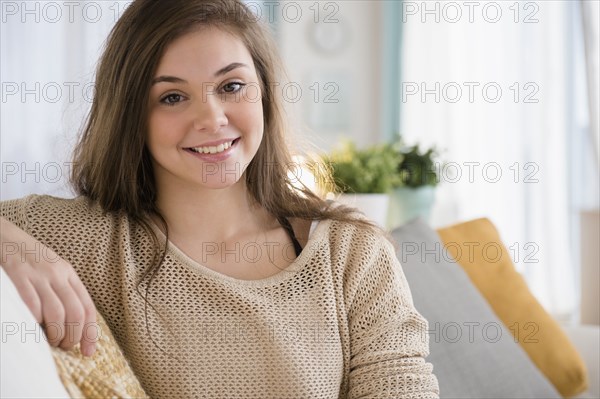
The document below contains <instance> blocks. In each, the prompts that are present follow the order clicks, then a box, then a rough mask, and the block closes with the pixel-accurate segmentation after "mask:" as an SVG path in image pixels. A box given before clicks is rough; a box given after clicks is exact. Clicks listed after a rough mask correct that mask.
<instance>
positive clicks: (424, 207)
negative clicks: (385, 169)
mask: <svg viewBox="0 0 600 399" xmlns="http://www.w3.org/2000/svg"><path fill="white" fill-rule="evenodd" d="M434 201H435V187H433V186H423V187H419V188H409V187H400V188H397V189H395V190H394V191H392V192H391V194H390V203H389V209H388V219H387V227H388V228H389V229H394V228H396V227H399V226H402V225H403V224H405V223H407V222H409V221H410V220H412V219H414V218H417V217H421V218H422V219H423V220H425V221H429V216H430V214H431V208H432V207H433V203H434Z"/></svg>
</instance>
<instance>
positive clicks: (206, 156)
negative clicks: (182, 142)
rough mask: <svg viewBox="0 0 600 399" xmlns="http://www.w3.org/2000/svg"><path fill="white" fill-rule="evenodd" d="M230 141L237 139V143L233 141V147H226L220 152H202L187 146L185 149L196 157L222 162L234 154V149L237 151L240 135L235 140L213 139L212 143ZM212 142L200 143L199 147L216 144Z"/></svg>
mask: <svg viewBox="0 0 600 399" xmlns="http://www.w3.org/2000/svg"><path fill="white" fill-rule="evenodd" d="M229 141H235V143H233V145H232V146H231V147H229V148H228V149H226V150H225V151H223V152H219V153H218V154H204V153H202V154H200V153H197V152H194V151H192V150H191V149H190V148H194V147H187V148H184V149H183V150H184V151H185V152H186V153H188V154H190V155H192V156H193V157H195V158H198V159H201V160H203V161H205V162H222V161H225V160H226V159H227V158H229V157H230V156H231V155H232V154H233V151H235V150H236V149H237V145H238V143H239V141H240V140H239V137H238V138H237V139H233V140H220V141H213V142H212V143H217V144H216V145H219V144H222V143H227V142H229ZM212 143H208V144H203V145H200V146H198V147H209V146H215V144H212Z"/></svg>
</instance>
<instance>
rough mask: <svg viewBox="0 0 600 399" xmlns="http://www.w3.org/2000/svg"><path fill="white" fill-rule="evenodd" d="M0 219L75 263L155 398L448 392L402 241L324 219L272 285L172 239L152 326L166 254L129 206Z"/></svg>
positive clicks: (80, 205) (81, 204) (76, 204)
mask: <svg viewBox="0 0 600 399" xmlns="http://www.w3.org/2000/svg"><path fill="white" fill-rule="evenodd" d="M0 214H1V215H2V216H4V217H5V218H7V219H8V220H10V221H12V222H13V223H15V224H16V225H18V226H19V227H20V228H21V229H23V230H25V231H26V232H28V233H29V234H31V235H32V236H33V237H35V238H36V239H37V240H39V241H40V242H42V243H43V244H45V245H47V246H49V247H50V248H52V249H53V250H55V251H56V252H57V253H58V255H59V256H61V257H62V258H63V259H65V260H67V261H68V262H70V263H71V264H72V265H73V266H74V268H75V270H76V271H77V273H78V275H79V277H80V278H81V280H82V281H83V283H84V284H85V286H86V287H87V288H88V291H89V292H90V295H91V296H92V298H93V300H94V302H95V304H96V307H97V308H98V311H99V312H100V313H101V314H102V316H104V319H105V320H106V322H107V324H108V326H109V327H110V330H111V331H112V333H113V335H114V337H115V339H116V341H117V342H118V343H119V345H120V347H121V349H122V351H123V352H124V354H125V356H126V357H127V359H128V361H129V363H130V365H131V367H132V369H133V370H134V372H135V374H136V375H137V377H138V379H139V381H140V383H141V384H142V386H143V388H144V390H145V392H146V393H147V394H148V395H149V396H150V397H153V398H173V397H177V398H198V397H206V398H277V399H283V398H315V399H317V398H436V397H438V383H437V379H436V378H435V376H434V375H433V374H432V366H431V364H429V363H426V362H425V360H424V357H425V356H427V354H428V336H427V322H426V320H425V319H424V318H423V317H422V316H421V315H420V314H419V313H418V312H417V311H416V309H415V308H414V306H413V302H412V298H411V293H410V290H409V287H408V285H407V282H406V279H405V277H404V274H403V272H402V269H401V267H400V264H399V263H398V260H397V258H396V256H395V254H394V249H393V247H392V245H391V244H390V243H389V242H388V241H387V240H385V238H383V237H381V236H379V235H377V234H375V233H373V232H371V231H368V230H365V229H363V228H358V227H356V226H354V225H352V224H349V223H340V222H334V221H322V222H320V223H319V224H318V226H317V228H316V229H315V231H314V232H313V233H312V235H311V236H310V239H309V241H308V243H307V245H306V246H305V248H304V250H303V251H302V253H301V254H300V256H299V257H298V258H297V259H296V260H295V261H294V262H292V264H291V265H290V266H289V267H288V268H286V269H284V270H282V271H281V272H279V273H278V274H276V275H274V276H271V277H269V278H266V279H261V280H239V279H235V278H232V277H229V276H226V275H223V274H221V273H218V272H215V271H213V270H211V269H209V268H207V267H205V266H203V265H201V264H199V263H197V262H195V261H193V260H192V259H190V258H188V257H187V256H186V255H185V254H184V253H183V252H181V251H180V250H179V249H178V248H176V247H175V246H173V245H169V249H168V251H167V254H166V258H165V260H164V263H163V264H162V266H161V268H160V269H159V271H158V273H157V274H156V275H155V277H154V280H153V282H152V285H151V289H150V294H149V296H148V301H149V303H150V305H151V306H148V314H147V316H148V317H147V321H148V323H146V318H145V313H144V309H145V306H144V299H143V298H142V297H141V296H140V295H139V294H138V292H137V291H136V285H137V283H138V282H140V280H141V277H142V274H143V272H144V271H145V270H146V269H147V268H148V267H149V265H150V264H151V262H152V258H153V254H154V249H153V244H152V240H151V237H150V236H149V235H148V233H146V232H145V231H144V230H143V228H142V227H140V226H138V225H137V224H135V223H132V222H131V221H130V220H129V219H128V217H127V216H126V215H125V214H105V213H103V211H102V210H101V208H100V207H99V206H98V205H97V204H95V203H92V202H91V201H89V200H88V199H86V198H84V197H80V198H76V199H71V200H67V199H59V198H54V197H50V196H30V197H27V198H24V199H21V200H15V201H5V202H2V203H0ZM157 232H158V230H157ZM158 235H159V239H160V240H163V242H164V236H163V235H162V234H161V233H159V232H158ZM199 245H200V244H199ZM256 250H257V248H253V249H252V251H256ZM264 250H266V248H265V249H264ZM252 251H250V250H248V251H247V252H246V254H244V248H240V249H239V250H238V251H234V252H235V253H232V254H230V255H231V256H230V258H228V259H227V260H228V261H232V262H234V261H235V256H252V255H249V254H251V253H253V252H252ZM146 284H147V280H144V281H143V282H142V283H141V284H140V287H139V289H140V290H141V291H142V292H145V288H146Z"/></svg>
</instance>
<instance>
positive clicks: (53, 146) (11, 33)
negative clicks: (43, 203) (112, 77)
mask: <svg viewBox="0 0 600 399" xmlns="http://www.w3.org/2000/svg"><path fill="white" fill-rule="evenodd" d="M128 4H129V2H128V1H110V2H108V1H107V2H104V1H101V2H98V1H83V2H51V1H35V2H18V1H3V2H2V3H1V4H0V6H1V7H2V21H1V32H0V33H1V39H0V40H1V42H0V49H1V53H0V60H1V61H0V72H1V80H2V82H1V84H2V102H1V107H2V109H1V114H2V118H1V119H2V120H1V127H0V129H1V130H0V133H1V137H0V144H1V145H0V147H1V149H0V151H1V153H0V158H1V161H2V162H1V165H2V181H1V186H0V187H1V190H0V199H2V200H5V199H10V198H18V197H22V196H25V195H27V194H31V193H37V194H52V195H57V196H69V195H71V193H70V191H69V189H68V184H67V183H68V174H69V172H70V164H69V162H70V154H71V150H72V147H73V143H74V141H75V137H76V135H77V132H78V131H79V129H80V127H81V122H82V119H83V117H84V115H85V114H86V112H87V110H88V109H89V106H90V105H91V96H92V89H91V84H93V81H94V69H95V65H96V61H97V59H98V56H99V55H100V51H101V47H102V44H103V42H104V40H105V38H106V36H107V35H108V32H109V31H110V29H111V27H112V26H113V25H114V23H115V22H116V20H117V18H118V16H119V15H120V14H121V13H122V12H123V10H124V9H125V7H126V6H127V5H128Z"/></svg>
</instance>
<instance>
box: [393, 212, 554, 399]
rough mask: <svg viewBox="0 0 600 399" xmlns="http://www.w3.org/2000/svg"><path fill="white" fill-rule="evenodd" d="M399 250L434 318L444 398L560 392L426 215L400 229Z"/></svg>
mask: <svg viewBox="0 0 600 399" xmlns="http://www.w3.org/2000/svg"><path fill="white" fill-rule="evenodd" d="M392 236H393V237H394V239H395V240H396V244H397V255H398V259H399V260H400V263H401V264H402V268H403V270H404V274H405V275H406V278H407V280H408V283H409V285H410V288H411V292H412V296H413V299H414V303H415V306H416V308H417V310H418V311H419V312H420V313H421V314H422V315H423V316H424V317H425V318H426V319H427V320H428V322H429V344H430V355H429V357H428V358H427V360H428V361H429V362H431V363H432V364H433V367H434V369H433V372H434V374H435V375H436V376H437V378H438V381H439V384H440V397H442V398H516V397H518V398H560V395H559V394H558V392H556V390H555V389H554V388H553V386H552V384H550V383H549V382H548V380H547V379H546V378H545V377H544V375H543V374H542V373H540V371H539V370H538V369H537V368H536V367H535V365H534V364H533V363H532V362H531V360H530V359H529V358H528V357H527V355H526V354H525V352H524V351H523V349H522V348H521V347H519V345H518V344H516V343H515V342H514V341H513V339H512V335H511V334H510V332H509V331H508V330H507V329H506V328H505V327H504V325H503V324H502V322H501V321H500V320H499V319H498V318H497V317H496V316H495V314H494V312H493V311H492V309H491V308H490V306H489V305H488V304H487V302H486V301H485V299H484V298H483V297H482V296H481V294H479V292H478V291H477V289H476V288H475V287H474V286H473V285H472V283H471V282H470V281H469V278H468V276H467V275H466V274H465V272H464V271H463V270H462V269H461V267H460V266H458V265H457V264H456V263H455V262H454V261H453V260H452V259H446V258H447V256H444V253H443V251H442V244H441V242H440V239H439V237H438V235H437V234H436V232H435V231H433V230H432V229H431V228H430V227H429V226H428V225H427V224H426V223H425V222H423V221H422V220H420V219H417V220H414V221H412V222H410V223H408V224H406V225H404V226H402V227H399V228H397V229H395V230H394V231H393V232H392Z"/></svg>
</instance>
